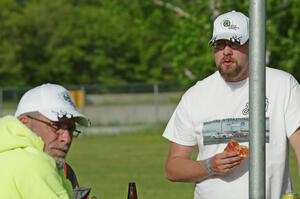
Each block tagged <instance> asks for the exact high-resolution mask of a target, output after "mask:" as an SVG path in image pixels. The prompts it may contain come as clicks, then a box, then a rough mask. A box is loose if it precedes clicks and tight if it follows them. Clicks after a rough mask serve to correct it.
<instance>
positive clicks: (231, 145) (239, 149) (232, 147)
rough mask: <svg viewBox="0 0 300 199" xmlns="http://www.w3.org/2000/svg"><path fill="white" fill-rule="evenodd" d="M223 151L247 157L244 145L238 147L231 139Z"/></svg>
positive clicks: (246, 149) (247, 152)
mask: <svg viewBox="0 0 300 199" xmlns="http://www.w3.org/2000/svg"><path fill="white" fill-rule="evenodd" d="M224 151H226V152H233V151H235V152H238V153H239V156H240V157H243V158H245V157H248V155H249V149H248V147H246V146H244V145H240V144H239V143H238V142H237V141H236V140H235V139H231V140H230V141H229V142H228V144H227V146H226V147H225V149H224Z"/></svg>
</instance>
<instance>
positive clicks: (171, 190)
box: [68, 128, 300, 199]
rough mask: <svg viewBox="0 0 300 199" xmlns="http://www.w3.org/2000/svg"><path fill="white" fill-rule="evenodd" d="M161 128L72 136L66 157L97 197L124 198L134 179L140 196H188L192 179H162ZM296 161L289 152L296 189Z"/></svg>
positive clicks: (182, 198)
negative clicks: (76, 137) (113, 133)
mask: <svg viewBox="0 0 300 199" xmlns="http://www.w3.org/2000/svg"><path fill="white" fill-rule="evenodd" d="M162 131H163V129H162V128H158V129H152V130H145V132H142V133H132V134H120V135H99V136H82V137H80V138H79V139H76V140H74V143H73V146H72V149H71V151H70V154H69V157H68V159H69V162H70V163H71V165H72V166H73V168H74V170H75V171H76V173H77V175H78V178H79V181H80V184H81V185H83V186H90V187H92V194H93V195H96V196H97V197H98V198H99V199H124V198H126V197H127V186H128V182H131V181H134V182H136V184H137V190H138V195H139V198H142V199H153V198H155V199H173V198H174V199H177V198H178V199H191V198H193V189H194V184H193V183H174V182H169V181H168V180H166V179H165V176H164V163H165V160H166V157H167V152H168V143H169V142H168V141H166V140H165V139H163V138H162V137H161V133H162ZM296 165H297V164H296V161H295V157H294V154H293V153H291V172H292V177H293V178H292V180H293V185H294V188H295V190H300V183H299V179H297V167H296ZM298 194H300V193H299V191H298Z"/></svg>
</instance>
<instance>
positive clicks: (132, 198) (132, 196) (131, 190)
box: [127, 182, 138, 199]
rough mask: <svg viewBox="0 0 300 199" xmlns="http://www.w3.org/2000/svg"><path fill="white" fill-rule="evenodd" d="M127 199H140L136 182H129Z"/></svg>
mask: <svg viewBox="0 0 300 199" xmlns="http://www.w3.org/2000/svg"><path fill="white" fill-rule="evenodd" d="M127 199H138V196H137V191H136V186H135V183H134V182H129V184H128V195H127Z"/></svg>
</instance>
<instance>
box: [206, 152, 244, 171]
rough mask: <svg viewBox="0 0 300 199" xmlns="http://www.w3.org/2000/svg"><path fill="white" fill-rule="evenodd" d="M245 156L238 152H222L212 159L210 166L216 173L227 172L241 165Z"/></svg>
mask: <svg viewBox="0 0 300 199" xmlns="http://www.w3.org/2000/svg"><path fill="white" fill-rule="evenodd" d="M242 160H243V158H242V157H240V156H239V154H238V153H237V152H222V153H218V154H216V155H214V156H213V157H211V159H210V167H211V169H212V170H213V172H214V173H215V174H227V173H229V172H231V171H232V170H234V169H235V168H237V167H239V166H240V164H241V162H242Z"/></svg>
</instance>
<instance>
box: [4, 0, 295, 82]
mask: <svg viewBox="0 0 300 199" xmlns="http://www.w3.org/2000/svg"><path fill="white" fill-rule="evenodd" d="M266 3H267V5H266V8H267V10H266V19H267V21H266V24H267V28H266V30H267V37H266V39H267V52H268V53H267V55H268V59H267V64H268V65H269V66H271V67H274V68H281V69H284V70H286V71H289V72H291V73H293V74H294V75H295V76H296V78H297V79H298V80H299V79H300V70H298V69H297V66H298V65H299V64H300V56H299V55H300V42H299V41H300V34H299V30H300V9H299V0H284V1H277V0H268V1H267V2H266ZM233 9H234V10H238V11H242V12H244V13H245V14H247V15H248V10H249V2H248V0H223V1H218V0H189V1H186V0H55V1H46V0H1V1H0V85H1V86H2V87H5V86H33V85H36V84H40V83H43V82H56V83H60V84H73V85H74V84H89V85H90V84H119V83H133V82H135V83H136V82H143V83H157V82H175V83H179V84H181V85H190V84H192V83H194V82H195V81H197V80H199V79H202V78H204V77H205V76H207V75H208V74H210V73H212V72H213V71H215V64H214V60H213V53H212V52H213V51H212V49H211V47H210V46H209V45H208V42H209V40H210V37H211V34H212V33H211V32H212V23H213V20H214V18H215V17H216V16H217V15H218V14H220V13H222V12H223V11H229V10H233Z"/></svg>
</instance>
